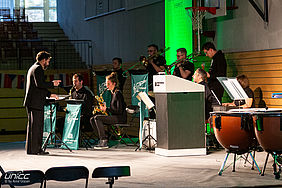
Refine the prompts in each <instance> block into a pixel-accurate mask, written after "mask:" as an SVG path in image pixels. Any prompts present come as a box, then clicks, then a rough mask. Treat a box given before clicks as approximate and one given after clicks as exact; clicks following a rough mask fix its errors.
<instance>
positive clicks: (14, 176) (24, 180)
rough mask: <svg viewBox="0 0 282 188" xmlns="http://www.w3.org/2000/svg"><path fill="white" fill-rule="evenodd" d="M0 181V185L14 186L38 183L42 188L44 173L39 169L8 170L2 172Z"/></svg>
mask: <svg viewBox="0 0 282 188" xmlns="http://www.w3.org/2000/svg"><path fill="white" fill-rule="evenodd" d="M0 181H1V182H0V187H1V185H9V186H10V187H14V186H28V185H32V184H35V183H40V188H42V185H43V181H44V173H43V172H42V171H41V170H24V171H8V172H5V173H3V174H2V176H1V180H0Z"/></svg>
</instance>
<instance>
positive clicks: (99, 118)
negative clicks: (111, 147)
mask: <svg viewBox="0 0 282 188" xmlns="http://www.w3.org/2000/svg"><path fill="white" fill-rule="evenodd" d="M122 119H123V118H120V117H119V116H115V115H113V116H106V115H96V116H94V117H92V118H91V119H90V123H91V125H92V127H93V129H94V130H95V127H97V130H98V134H99V138H100V140H106V139H107V136H106V133H105V127H104V126H105V125H112V124H115V123H125V122H126V120H125V121H123V120H122Z"/></svg>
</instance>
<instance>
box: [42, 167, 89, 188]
mask: <svg viewBox="0 0 282 188" xmlns="http://www.w3.org/2000/svg"><path fill="white" fill-rule="evenodd" d="M88 177H89V170H88V169H87V168H86V167H84V166H65V167H52V168H49V169H48V170H47V171H46V172H45V181H44V187H45V188H46V182H47V181H48V180H54V181H74V180H79V179H86V182H85V187H88Z"/></svg>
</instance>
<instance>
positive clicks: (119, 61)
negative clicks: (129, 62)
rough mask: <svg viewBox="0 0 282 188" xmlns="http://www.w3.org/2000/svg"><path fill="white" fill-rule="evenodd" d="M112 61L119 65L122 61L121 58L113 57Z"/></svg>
mask: <svg viewBox="0 0 282 188" xmlns="http://www.w3.org/2000/svg"><path fill="white" fill-rule="evenodd" d="M114 60H117V61H118V63H119V64H120V65H121V64H122V59H121V58H119V57H114V58H113V59H112V61H114Z"/></svg>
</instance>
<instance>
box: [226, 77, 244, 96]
mask: <svg viewBox="0 0 282 188" xmlns="http://www.w3.org/2000/svg"><path fill="white" fill-rule="evenodd" d="M222 83H223V84H224V86H225V87H226V89H227V90H228V93H229V94H231V95H232V96H230V97H231V98H232V99H233V100H239V99H247V98H249V97H248V95H247V94H246V92H245V91H244V89H243V88H242V86H241V85H240V84H239V82H238V81H237V80H236V78H232V79H228V78H227V79H226V80H222Z"/></svg>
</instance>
